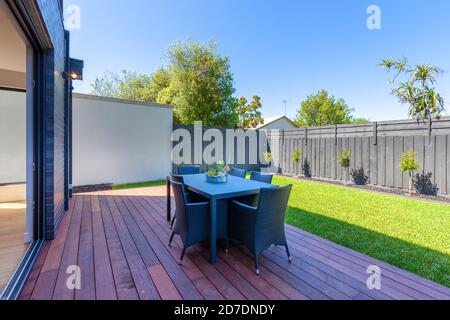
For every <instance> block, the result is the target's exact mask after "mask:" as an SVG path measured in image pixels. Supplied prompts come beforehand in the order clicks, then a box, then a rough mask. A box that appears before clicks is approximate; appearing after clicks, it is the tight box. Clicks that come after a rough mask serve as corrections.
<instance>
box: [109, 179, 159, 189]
mask: <svg viewBox="0 0 450 320" xmlns="http://www.w3.org/2000/svg"><path fill="white" fill-rule="evenodd" d="M165 184H166V180H161V181H150V182H139V183H129V184H121V185H117V186H113V188H112V189H113V190H124V189H134V188H146V187H158V186H164V185H165Z"/></svg>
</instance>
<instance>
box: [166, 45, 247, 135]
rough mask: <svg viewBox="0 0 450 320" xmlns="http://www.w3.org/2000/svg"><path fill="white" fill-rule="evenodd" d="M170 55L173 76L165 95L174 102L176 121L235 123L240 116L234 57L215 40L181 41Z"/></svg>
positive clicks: (205, 123) (233, 124)
mask: <svg viewBox="0 0 450 320" xmlns="http://www.w3.org/2000/svg"><path fill="white" fill-rule="evenodd" d="M168 55H169V60H170V66H169V70H170V72H171V74H172V78H171V81H170V85H169V87H168V88H166V89H164V91H165V92H164V94H163V96H164V98H165V99H166V100H165V102H166V103H171V104H173V105H174V107H175V109H174V113H175V119H176V121H177V122H179V123H183V124H192V123H194V122H195V121H203V124H204V125H205V126H218V127H235V126H236V124H237V122H238V117H237V114H236V108H237V104H236V98H234V97H233V94H234V92H235V89H234V84H233V75H232V73H231V71H230V64H229V60H230V59H229V58H228V57H222V56H221V55H220V54H218V53H217V52H216V45H215V44H214V43H209V44H207V45H202V44H199V43H195V42H186V43H181V42H177V43H175V44H174V45H172V46H171V47H170V48H169V52H168Z"/></svg>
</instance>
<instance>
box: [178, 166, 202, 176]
mask: <svg viewBox="0 0 450 320" xmlns="http://www.w3.org/2000/svg"><path fill="white" fill-rule="evenodd" d="M177 172H178V175H180V176H185V175H188V174H199V173H200V167H199V166H181V167H178V170H177Z"/></svg>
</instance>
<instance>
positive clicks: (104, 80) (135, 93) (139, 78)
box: [92, 70, 152, 101]
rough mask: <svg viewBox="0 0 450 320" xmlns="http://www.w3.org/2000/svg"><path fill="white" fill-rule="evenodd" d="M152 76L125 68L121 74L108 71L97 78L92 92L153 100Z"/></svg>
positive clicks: (130, 98)
mask: <svg viewBox="0 0 450 320" xmlns="http://www.w3.org/2000/svg"><path fill="white" fill-rule="evenodd" d="M151 83H152V79H151V77H150V76H147V75H144V74H138V73H136V72H132V71H126V70H123V71H122V73H121V74H120V75H118V74H115V73H111V72H107V73H105V74H103V75H102V76H100V77H97V79H95V81H94V83H93V84H92V89H93V90H92V94H94V95H98V96H104V97H111V98H119V99H127V100H138V101H152V97H151V96H150V92H149V86H150V84H151Z"/></svg>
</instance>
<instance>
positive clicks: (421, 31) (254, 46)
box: [65, 0, 450, 120]
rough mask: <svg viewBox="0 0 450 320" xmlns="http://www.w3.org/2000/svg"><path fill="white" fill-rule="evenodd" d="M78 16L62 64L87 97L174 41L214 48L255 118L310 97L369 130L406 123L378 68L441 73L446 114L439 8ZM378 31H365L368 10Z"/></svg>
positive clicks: (309, 4)
mask: <svg viewBox="0 0 450 320" xmlns="http://www.w3.org/2000/svg"><path fill="white" fill-rule="evenodd" d="M65 2H66V7H67V6H68V5H70V4H76V5H78V6H79V7H80V9H81V29H80V30H73V31H72V38H71V39H72V48H71V54H72V56H73V57H75V58H80V59H84V60H85V80H84V82H82V83H76V85H75V89H76V91H78V92H84V93H88V92H89V91H90V90H91V87H90V84H91V83H92V81H93V80H94V79H95V77H96V76H97V75H99V74H102V73H103V72H105V71H107V70H109V71H114V72H119V71H120V70H122V69H128V70H134V71H138V72H142V73H152V72H154V71H155V70H156V69H157V68H158V67H160V66H162V65H165V64H166V60H165V53H166V49H167V47H168V45H169V44H170V43H172V42H173V41H176V40H185V39H188V38H190V39H193V40H196V41H202V42H203V41H209V40H214V41H216V42H217V43H218V44H219V51H220V52H221V53H222V54H224V55H227V56H230V58H231V68H232V72H233V74H234V78H235V87H236V89H237V92H236V96H246V97H248V98H251V96H252V95H253V94H257V95H259V96H261V98H262V102H263V115H264V116H265V117H271V116H276V115H282V114H284V106H283V104H282V102H281V101H283V100H289V103H288V116H290V117H293V116H294V115H295V111H296V110H297V109H298V108H299V106H300V102H301V101H302V100H303V99H305V98H306V96H307V95H309V94H311V93H315V92H317V91H318V90H319V89H322V88H324V89H327V90H328V91H329V92H330V93H332V94H333V95H335V96H337V97H340V98H344V99H345V100H346V102H347V103H348V104H349V105H350V106H351V107H352V108H354V109H355V115H356V116H358V117H366V118H369V119H371V120H392V119H400V118H406V117H407V107H406V106H401V105H400V104H399V103H398V102H397V100H396V99H395V98H394V97H392V96H390V87H389V83H388V76H387V75H386V74H385V72H384V71H383V70H381V69H379V68H378V67H377V63H378V62H379V61H380V59H382V58H388V57H393V58H402V57H407V58H409V60H410V62H411V63H413V64H422V63H427V64H428V63H430V64H436V65H438V66H439V67H440V68H442V69H444V70H445V71H447V72H448V73H447V74H445V75H444V76H443V77H442V78H440V79H439V89H440V91H441V92H442V94H443V95H444V97H445V98H446V99H447V108H448V107H449V106H450V19H449V14H450V1H448V0H395V1H394V0H371V1H366V0H334V1H332V0H309V1H306V0H278V1H275V0H95V1H92V0H66V1H65ZM371 4H376V5H378V6H379V7H380V8H381V12H382V17H381V18H382V20H381V23H382V29H381V30H372V31H371V30H369V29H368V28H367V27H366V20H367V18H368V15H367V13H366V10H367V8H368V6H369V5H371Z"/></svg>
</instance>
